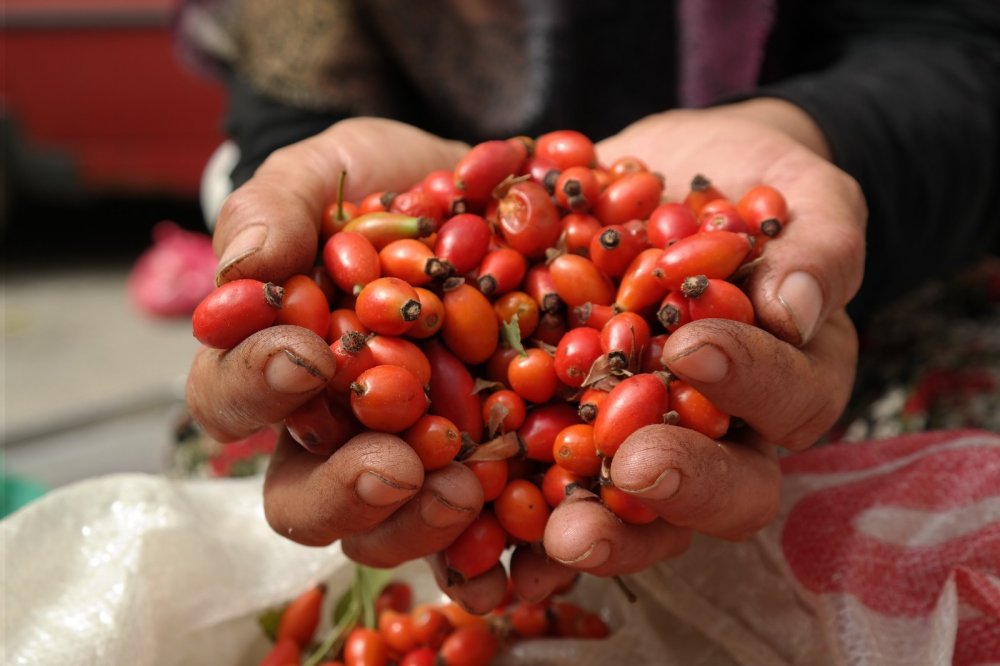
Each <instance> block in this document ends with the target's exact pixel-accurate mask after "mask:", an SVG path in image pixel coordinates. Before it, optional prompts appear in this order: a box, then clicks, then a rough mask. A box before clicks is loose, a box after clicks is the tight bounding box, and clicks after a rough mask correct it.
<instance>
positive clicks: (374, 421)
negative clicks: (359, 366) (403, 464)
mask: <svg viewBox="0 0 1000 666" xmlns="http://www.w3.org/2000/svg"><path fill="white" fill-rule="evenodd" d="M427 405H428V400H427V395H426V394H425V393H424V387H423V385H422V384H421V383H420V380H419V379H417V378H416V376H415V375H414V374H413V373H412V372H410V371H409V370H407V369H406V368H403V367H400V366H398V365H376V366H374V367H372V368H369V369H368V370H365V371H364V372H362V373H361V374H360V375H358V378H357V379H355V380H354V382H353V383H352V384H351V410H352V411H353V412H354V415H355V416H356V417H357V418H358V420H359V421H361V423H363V424H364V425H365V426H366V427H367V428H369V429H371V430H378V431H380V432H391V433H397V432H402V431H403V430H406V429H407V428H409V427H410V426H412V425H413V424H414V423H416V422H417V420H418V419H419V418H420V417H421V416H422V415H423V414H424V412H426V411H427Z"/></svg>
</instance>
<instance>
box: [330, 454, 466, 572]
mask: <svg viewBox="0 0 1000 666" xmlns="http://www.w3.org/2000/svg"><path fill="white" fill-rule="evenodd" d="M482 506H483V487H482V484H480V483H479V480H478V479H477V478H476V475H475V474H473V473H472V471H471V470H470V469H469V468H468V467H467V466H466V465H462V464H460V463H453V464H451V465H449V466H448V467H445V468H443V469H440V470H437V471H434V472H431V473H428V474H427V475H426V476H425V478H424V484H423V486H422V487H421V489H420V492H419V494H418V495H417V496H416V497H415V498H414V499H413V500H411V501H410V502H407V503H406V505H404V506H403V507H402V508H401V509H400V510H399V511H397V512H396V513H394V514H392V516H390V517H389V519H388V520H386V521H385V522H383V523H381V524H379V525H378V526H377V527H375V528H374V529H373V530H371V531H370V532H366V533H363V534H356V535H353V536H349V537H347V538H345V539H344V541H343V548H344V553H345V554H346V555H347V556H348V557H349V558H351V559H352V560H354V561H355V562H361V563H362V564H367V565H368V566H373V567H379V568H391V567H395V566H398V565H399V564H402V563H403V562H408V561H410V560H415V559H418V558H421V557H426V556H427V555H430V554H432V553H436V552H438V551H439V550H443V549H444V548H445V547H447V546H448V544H450V543H451V542H452V541H454V540H455V538H456V537H457V536H458V535H459V534H461V532H462V530H464V529H465V527H466V526H467V525H468V524H469V523H470V522H472V520H473V519H474V518H475V517H476V516H477V515H478V514H479V510H480V509H481V508H482Z"/></svg>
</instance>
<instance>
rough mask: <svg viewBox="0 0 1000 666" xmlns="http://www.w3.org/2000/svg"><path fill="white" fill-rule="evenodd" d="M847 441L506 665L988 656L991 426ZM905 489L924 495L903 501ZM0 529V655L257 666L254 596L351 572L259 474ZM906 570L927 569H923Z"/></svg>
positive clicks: (157, 486) (93, 500)
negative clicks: (824, 565) (800, 529)
mask: <svg viewBox="0 0 1000 666" xmlns="http://www.w3.org/2000/svg"><path fill="white" fill-rule="evenodd" d="M861 446H864V447H871V448H859V445H844V446H843V447H842V448H840V449H827V450H826V451H822V450H816V449H814V450H813V451H810V452H808V453H807V454H802V455H801V456H797V457H796V461H795V464H793V465H790V466H786V469H785V473H786V476H785V492H784V497H783V505H782V509H781V514H780V516H779V518H778V520H776V521H775V523H774V524H772V525H771V526H769V527H768V528H767V529H765V530H764V531H762V532H760V533H759V534H758V535H757V536H756V537H754V538H753V539H752V540H750V541H748V542H745V543H741V544H731V543H726V542H721V541H718V540H715V539H711V538H707V537H699V538H696V539H695V541H694V543H693V545H692V548H691V549H690V550H689V551H688V552H687V553H686V554H685V555H683V556H682V557H680V558H677V559H674V560H670V561H668V562H664V563H661V564H660V565H659V566H657V567H654V568H652V569H649V570H647V571H645V572H642V573H641V574H636V575H634V576H629V577H627V578H626V583H627V584H628V586H629V587H630V588H631V589H632V590H633V591H634V592H635V593H636V594H637V595H638V597H639V602H638V603H635V604H630V603H628V602H627V601H626V599H625V597H624V595H623V594H622V593H621V591H620V590H619V589H618V587H617V586H616V585H615V584H614V583H613V582H612V581H610V580H606V579H598V578H593V577H584V578H583V580H582V581H581V584H580V585H579V586H577V588H576V589H575V591H574V593H573V594H574V596H575V598H576V600H577V601H579V602H581V603H582V604H584V605H586V606H588V607H589V608H593V609H596V610H599V611H600V612H601V613H602V614H603V615H604V617H605V619H606V620H607V621H608V622H609V623H610V624H611V626H612V628H613V633H612V635H611V637H610V638H608V639H606V640H600V641H594V640H589V641H576V640H567V639H550V640H535V641H527V642H523V643H520V644H517V645H515V646H514V647H513V648H512V649H511V650H510V651H509V652H508V653H506V654H505V655H504V657H503V658H502V659H501V660H500V661H501V663H502V664H504V665H505V666H512V665H514V664H517V665H531V666H534V665H538V666H541V665H543V664H567V663H571V664H573V665H574V666H590V665H594V666H596V665H598V664H600V665H601V666H606V665H607V664H657V665H660V664H662V665H665V666H672V665H674V664H677V665H681V664H682V665H684V666H699V665H704V666H730V665H733V664H740V665H745V666H780V665H783V664H797V665H798V664H802V665H813V664H816V665H823V664H872V665H878V666H884V665H889V666H919V665H923V664H927V665H935V666H936V665H938V664H952V663H955V664H987V663H1000V577H998V568H1000V437H998V436H997V435H994V434H986V433H964V434H961V433H960V434H958V435H955V436H945V437H939V438H937V439H935V438H930V439H927V438H925V439H920V438H919V437H918V438H909V439H901V440H889V441H887V442H886V443H884V444H883V445H876V444H866V445H861ZM855 489H857V492H855ZM866 489H867V490H866ZM872 489H874V491H873V490H872ZM843 492H849V495H848V496H850V497H855V496H856V497H862V492H864V493H867V495H864V498H865V499H864V502H862V503H860V504H858V505H857V506H852V507H847V508H849V509H850V511H853V512H856V514H857V515H855V516H854V517H853V518H852V521H853V522H850V523H845V524H848V525H849V529H847V530H842V531H844V532H850V533H849V534H839V533H834V534H830V533H823V532H822V531H817V532H816V533H815V534H812V533H811V532H809V531H808V530H807V532H808V533H800V534H794V533H791V532H792V527H791V526H792V525H793V523H795V521H796V520H798V519H799V518H800V517H801V516H802V515H806V514H803V511H806V510H808V509H809V507H810V506H812V507H813V510H815V509H816V507H817V506H819V507H820V510H821V511H822V512H823V513H822V514H820V518H818V519H817V520H816V524H820V523H823V524H825V523H826V522H827V521H828V520H834V519H836V518H837V517H836V515H835V514H836V513H837V512H838V511H840V512H842V511H843V510H844V508H845V503H844V502H839V503H838V502H834V503H832V504H829V503H828V504H825V505H816V503H815V501H814V500H816V499H823V498H824V496H825V495H829V496H830V497H833V498H834V499H836V497H838V493H843ZM901 498H902V499H901ZM904 500H905V502H909V503H910V504H912V505H913V506H918V507H921V506H922V507H923V508H922V509H921V511H920V512H916V513H915V512H913V511H911V512H910V514H912V515H910V514H901V513H900V510H899V508H898V507H899V506H900V505H901V502H903V501H904ZM915 517H916V519H918V522H915V523H913V522H912V521H913V520H914V518H915ZM841 518H843V516H841ZM907 520H909V521H911V523H912V524H911V523H907ZM808 525H809V523H808V521H807V526H808ZM0 529H2V532H3V548H4V560H5V563H6V566H5V567H4V569H3V571H2V584H3V589H4V594H5V602H6V603H5V604H4V606H3V608H2V611H0V612H2V613H3V615H4V616H3V623H4V628H5V633H6V639H5V643H4V650H5V661H4V663H6V664H31V665H33V666H34V665H36V664H74V665H77V664H81V665H82V664H101V665H115V664H123V665H125V664H128V665H130V666H131V665H135V664H143V665H144V664H154V665H164V666H172V665H174V664H184V665H185V666H187V665H200V664H206V665H207V664H212V665H214V666H219V665H228V664H234V665H243V664H248V665H253V664H256V663H257V662H258V660H259V659H260V657H261V656H262V655H263V654H264V652H265V651H266V649H267V642H266V639H264V637H263V634H262V633H261V631H260V629H259V628H258V627H257V625H256V616H257V615H258V613H260V612H261V611H262V610H264V609H267V608H272V607H274V606H277V605H280V604H282V603H283V602H285V601H287V600H289V599H290V598H291V597H293V596H295V595H296V594H298V593H299V592H301V591H302V590H304V589H306V588H307V587H308V586H309V585H311V584H313V583H316V582H318V581H324V580H325V581H328V582H329V583H330V585H331V595H330V597H331V600H332V599H333V598H335V597H336V596H338V594H339V592H340V591H342V590H344V589H346V588H347V587H348V586H349V585H350V582H351V580H352V578H353V565H352V564H351V563H350V562H349V561H348V560H347V559H346V558H345V557H344V556H343V554H342V553H341V551H340V550H339V548H338V547H337V546H336V545H334V546H330V547H326V548H308V547H304V546H300V545H297V544H294V543H292V542H290V541H288V540H286V539H284V538H282V537H280V536H278V535H277V534H275V533H273V532H272V531H271V529H270V527H268V525H267V524H266V522H265V520H264V517H263V510H262V505H261V480H260V479H259V478H253V479H233V480H170V479H167V478H163V477H156V476H142V475H118V476H109V477H105V478H99V479H94V480H89V481H84V482H81V483H78V484H76V485H73V486H69V487H66V488H63V489H60V490H57V491H55V492H53V493H50V494H49V495H48V496H46V497H44V498H42V499H41V500H38V501H36V502H35V503H33V504H30V505H28V506H27V507H25V508H24V509H21V510H20V511H19V512H17V513H15V514H13V515H12V516H10V517H8V518H7V519H6V520H4V521H3V523H0ZM869 533H870V534H869ZM872 534H874V536H872ZM873 543H874V544H876V545H878V544H883V545H884V544H889V545H890V546H892V547H893V548H895V549H897V550H895V551H890V552H898V553H904V554H908V555H907V560H906V562H905V568H900V567H902V565H900V566H896V565H895V564H894V563H893V562H888V563H887V562H885V561H881V562H878V561H876V562H874V563H875V564H878V565H880V566H883V567H888V568H887V569H886V571H887V572H888V573H887V574H886V575H885V577H884V579H880V580H879V585H878V588H879V589H877V590H876V592H877V594H876V595H875V596H872V595H871V591H870V590H864V589H861V588H858V587H857V586H856V585H855V587H854V588H853V589H849V588H845V589H843V590H838V589H830V590H825V589H821V588H822V586H823V585H828V586H830V585H832V586H833V587H836V585H839V584H841V583H842V582H844V581H850V580H857V576H858V575H859V572H861V573H864V571H866V570H867V569H868V568H869V567H870V566H871V565H872V564H873V562H872V561H870V560H868V559H864V557H867V556H864V557H863V556H862V555H861V554H860V553H861V552H862V550H861V549H862V547H865V548H870V547H871V545H872V544H873ZM803 549H804V550H803ZM803 553H805V554H806V555H807V556H803ZM831 553H837V554H838V558H839V559H837V560H836V562H837V563H838V566H839V568H837V569H833V570H831V571H830V572H828V573H829V575H830V578H829V579H828V580H827V581H826V582H823V581H822V580H820V582H819V583H816V582H809V581H808V580H807V579H808V578H809V576H811V575H813V573H815V572H813V573H810V571H809V568H808V567H809V566H810V563H812V562H813V560H822V559H824V558H826V559H829V556H830V554H831ZM856 554H857V556H855V555H856ZM942 558H944V559H942ZM948 558H952V559H948ZM831 561H832V560H831ZM803 563H804V564H803ZM802 567H805V568H804V569H803V568H802ZM894 567H895V568H894ZM397 573H398V575H399V577H401V578H404V579H406V580H408V581H410V582H411V583H412V584H413V585H414V587H415V591H416V594H417V596H418V598H422V599H424V600H433V599H437V598H440V592H439V591H437V590H436V588H435V586H434V583H433V579H432V577H431V576H430V573H429V571H428V570H427V568H426V566H425V565H424V563H423V562H413V563H410V564H407V565H405V566H403V567H401V568H400V570H399V571H398V572H397ZM903 574H905V575H903ZM921 575H923V576H924V577H925V579H926V580H930V579H931V577H933V580H934V581H935V584H934V585H933V586H930V587H928V586H926V585H923V586H921V583H920V580H919V577H920V576H921ZM926 580H925V581H924V582H926ZM914 586H916V587H918V588H920V589H924V590H925V591H927V590H930V595H931V596H930V597H926V596H925V599H924V603H923V606H921V607H920V608H916V607H913V608H903V611H902V612H900V611H898V610H892V606H893V604H896V605H898V604H900V603H903V602H907V603H909V602H908V600H909V599H910V598H911V597H912V596H913V595H912V592H913V589H911V588H913V587H914ZM863 597H867V601H862V598H863ZM873 599H874V601H873ZM880 605H881V606H884V607H885V608H883V609H882V610H881V611H880V610H879V609H878V608H876V607H875V606H880ZM886 609H888V610H886ZM918 611H919V612H918Z"/></svg>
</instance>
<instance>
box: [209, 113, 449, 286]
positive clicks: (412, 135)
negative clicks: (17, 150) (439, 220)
mask: <svg viewBox="0 0 1000 666" xmlns="http://www.w3.org/2000/svg"><path fill="white" fill-rule="evenodd" d="M462 150H463V144H460V143H457V142H451V141H445V140H443V139H440V138H438V137H435V136H434V135H431V134H428V133H426V132H423V131H421V130H418V129H416V128H414V127H411V126H409V125H405V124H403V123H398V122H395V121H391V120H384V119H375V118H357V119H350V120H345V121H343V122H340V123H337V124H335V125H333V126H331V127H330V128H329V129H328V130H326V131H324V132H322V133H320V134H318V135H316V136H314V137H311V138H309V139H305V140H303V141H300V142H298V143H295V144H292V145H290V146H287V147H284V148H281V149H279V150H277V151H275V152H274V153H272V154H271V156H270V157H268V159H267V160H265V161H264V163H263V164H262V165H261V166H260V168H259V169H258V170H257V172H256V173H255V174H254V176H253V178H251V179H250V180H249V181H248V182H247V183H246V184H244V185H243V186H242V187H240V188H239V189H237V190H236V191H235V192H233V193H232V194H230V195H229V197H227V199H226V201H225V203H224V204H223V207H222V210H221V211H220V213H219V219H218V222H217V224H216V228H215V233H214V235H213V242H214V246H215V249H216V252H217V253H218V254H219V255H220V257H221V259H220V261H219V269H218V271H217V273H216V282H217V283H219V284H221V283H223V282H228V281H230V280H235V279H237V278H244V277H253V278H256V279H259V280H264V281H271V282H279V283H280V282H283V281H284V280H286V279H287V278H288V277H290V276H292V275H294V274H297V273H304V272H306V271H307V270H308V269H309V268H310V267H311V266H312V265H313V262H314V260H315V258H316V254H317V249H318V248H317V243H318V238H319V231H318V230H319V225H320V221H321V215H322V212H323V208H324V207H325V205H326V204H327V203H329V202H332V201H335V200H336V192H337V182H338V176H339V174H340V173H341V172H342V171H344V172H346V173H347V174H348V176H347V179H346V181H345V197H346V198H348V199H353V198H360V197H362V196H364V195H366V194H368V193H370V192H373V191H376V190H390V189H391V190H402V189H405V188H408V187H411V186H412V185H413V184H414V183H416V182H418V181H419V180H420V178H422V177H423V176H424V175H425V174H426V173H427V172H428V171H431V170H432V169H435V168H450V167H451V166H453V165H454V164H455V162H456V161H457V160H458V158H459V157H460V156H461V154H462ZM400 154H405V155H407V159H405V160H401V159H399V158H398V156H399V155H400Z"/></svg>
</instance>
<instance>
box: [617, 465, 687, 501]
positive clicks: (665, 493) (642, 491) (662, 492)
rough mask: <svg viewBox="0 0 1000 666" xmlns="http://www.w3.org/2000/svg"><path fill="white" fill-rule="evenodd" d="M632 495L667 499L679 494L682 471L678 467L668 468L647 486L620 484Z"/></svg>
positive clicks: (652, 498) (651, 498)
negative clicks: (638, 486) (635, 486)
mask: <svg viewBox="0 0 1000 666" xmlns="http://www.w3.org/2000/svg"><path fill="white" fill-rule="evenodd" d="M618 487H619V488H621V489H622V490H624V491H625V492H627V493H629V494H630V495H638V496H640V497H642V498H643V499H650V500H665V499H670V498H671V497H673V496H674V495H676V494H677V491H678V490H679V489H680V487H681V473H680V472H678V471H677V470H676V469H673V468H671V469H666V470H663V473H662V474H660V475H659V476H658V477H656V480H655V481H653V483H651V484H649V485H648V486H646V487H645V488H625V487H623V486H618Z"/></svg>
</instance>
